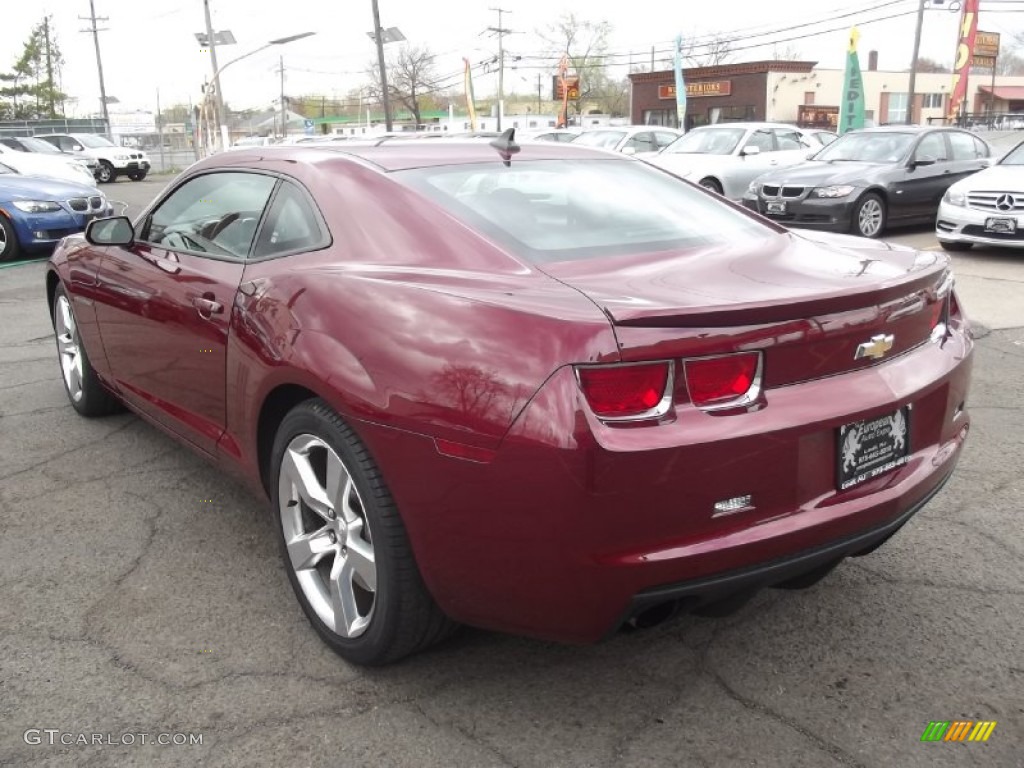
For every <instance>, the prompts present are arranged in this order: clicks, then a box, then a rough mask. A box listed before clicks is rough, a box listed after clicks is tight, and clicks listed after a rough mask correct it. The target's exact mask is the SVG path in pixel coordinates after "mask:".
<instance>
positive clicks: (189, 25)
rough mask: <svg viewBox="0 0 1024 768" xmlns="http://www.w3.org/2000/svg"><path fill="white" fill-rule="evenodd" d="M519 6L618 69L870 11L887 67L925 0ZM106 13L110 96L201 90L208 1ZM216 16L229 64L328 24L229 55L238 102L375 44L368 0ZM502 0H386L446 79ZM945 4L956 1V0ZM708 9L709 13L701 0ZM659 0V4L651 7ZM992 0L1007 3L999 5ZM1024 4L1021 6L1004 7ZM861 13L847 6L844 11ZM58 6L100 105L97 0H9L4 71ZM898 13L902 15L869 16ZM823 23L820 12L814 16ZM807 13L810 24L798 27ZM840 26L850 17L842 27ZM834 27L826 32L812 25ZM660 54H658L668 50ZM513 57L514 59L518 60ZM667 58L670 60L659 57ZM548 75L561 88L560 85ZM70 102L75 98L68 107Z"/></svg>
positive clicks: (216, 12) (607, 0)
mask: <svg viewBox="0 0 1024 768" xmlns="http://www.w3.org/2000/svg"><path fill="white" fill-rule="evenodd" d="M501 2H502V6H503V7H505V8H506V9H507V10H509V11H511V13H509V14H508V15H506V16H505V17H504V24H505V27H507V28H509V29H511V30H513V31H514V32H515V34H511V35H508V36H506V38H505V41H506V50H507V55H508V56H509V57H512V56H514V55H516V54H519V55H523V54H542V55H543V54H548V55H550V54H551V53H552V51H551V47H550V46H549V45H547V44H545V43H544V41H543V40H541V39H540V38H539V37H538V35H537V30H538V29H543V28H545V27H547V26H549V25H550V24H551V23H552V22H554V21H555V20H557V18H558V17H559V15H560V14H562V13H566V12H569V11H575V12H576V14H577V15H578V16H579V17H582V18H586V19H590V20H595V21H599V20H606V21H608V22H609V23H610V24H611V25H612V35H611V38H610V46H609V50H610V51H611V52H612V53H615V54H622V55H621V56H620V57H618V58H615V59H614V61H616V62H618V63H620V64H621V65H622V66H621V67H620V68H619V69H617V70H615V73H616V74H618V75H624V74H625V73H626V71H627V70H628V64H629V53H630V52H633V53H635V54H636V56H635V62H634V63H636V64H639V63H641V62H646V63H648V64H649V61H650V50H651V46H652V45H653V46H655V47H656V48H657V49H658V50H659V51H665V50H667V49H669V48H670V46H671V45H672V39H673V38H674V36H675V33H677V32H679V33H682V34H683V35H684V36H687V37H692V38H696V37H700V36H706V35H708V34H709V33H715V32H721V33H723V34H725V35H727V36H728V37H741V36H743V37H747V36H749V35H751V34H753V33H757V32H760V33H766V32H767V33H773V34H768V35H767V36H762V37H758V38H756V39H752V40H749V41H745V42H738V43H735V44H734V45H735V47H737V48H738V47H747V46H753V45H755V44H758V43H765V44H767V45H766V47H760V48H749V47H748V48H747V49H746V50H739V51H737V52H736V53H735V54H734V56H733V58H732V61H744V60H747V61H749V60H755V59H763V58H769V57H770V56H771V52H772V46H771V42H772V41H782V40H783V38H791V37H795V36H803V37H802V39H798V40H795V41H792V42H780V43H779V47H780V48H784V47H785V46H787V45H792V46H794V47H795V48H796V50H797V51H798V52H799V53H800V54H801V56H802V57H803V58H805V59H807V60H812V61H818V62H820V66H824V67H841V66H842V65H843V60H844V52H845V48H846V40H847V31H848V28H849V26H850V25H851V24H853V23H858V24H859V25H860V29H861V40H860V54H861V61H862V66H865V67H866V65H867V52H868V51H869V50H871V49H877V50H879V51H880V68H881V69H903V68H906V67H908V66H909V64H910V56H911V48H912V41H913V33H914V21H915V18H914V9H915V8H916V6H917V0H814V2H806V1H805V0H775V2H765V1H764V0H718V1H717V2H707V3H705V2H695V1H694V0H677V1H676V2H672V3H651V4H647V6H646V7H647V8H648V9H650V10H644V6H642V5H641V6H638V5H635V4H633V3H630V2H623V0H614V1H611V0H588V1H587V2H575V3H570V2H561V0H501ZM95 4H96V13H97V15H98V16H107V17H109V21H107V22H104V23H103V24H102V25H101V26H106V27H108V31H106V32H102V33H100V44H101V51H102V55H103V68H104V73H105V76H106V78H105V79H106V88H107V94H108V95H109V96H114V97H117V98H118V99H119V100H120V102H121V104H120V105H118V107H119V108H131V109H152V108H153V107H154V106H155V103H156V96H157V91H158V90H159V92H160V101H161V105H162V106H164V107H166V106H168V105H171V104H174V103H186V102H188V100H189V99H190V98H191V99H192V101H196V100H197V99H198V98H199V97H200V94H199V89H200V85H201V83H202V81H203V79H204V77H205V76H207V75H208V74H209V73H210V62H209V54H204V53H201V52H200V50H199V46H198V44H197V43H196V40H195V37H194V33H195V32H199V31H203V30H204V29H205V22H204V17H203V2H202V0H95ZM210 4H211V9H212V12H213V24H214V29H216V30H222V29H229V30H231V31H232V32H233V33H234V36H235V38H236V39H237V41H238V43H237V44H236V45H233V46H227V47H223V48H220V49H218V58H219V63H220V64H221V65H223V64H225V63H226V62H227V61H230V60H231V59H232V58H234V57H235V56H238V55H241V54H244V53H247V52H249V51H251V50H253V49H255V48H258V47H259V46H260V45H262V44H264V43H265V42H267V41H268V40H270V39H272V38H277V37H282V36H285V35H290V34H294V33H299V32H305V31H316V33H317V34H316V36H314V37H311V38H308V39H305V40H301V41H298V42H295V43H292V44H291V45H288V46H283V47H280V48H277V47H275V48H272V49H269V50H267V51H264V52H263V53H260V54H257V55H255V56H253V57H251V58H249V59H246V60H245V61H242V62H239V63H238V64H236V65H233V66H231V67H230V68H229V69H228V70H226V72H225V73H224V75H223V76H222V80H223V87H224V93H225V96H226V99H227V101H228V102H229V103H230V104H231V105H232V106H233V107H234V108H236V109H237V108H246V107H263V106H268V105H270V104H271V102H272V100H274V99H275V98H277V94H278V92H279V89H280V85H279V80H278V75H277V73H276V70H277V62H278V54H283V55H284V63H285V69H286V83H285V90H286V93H287V94H288V95H289V96H293V97H294V96H301V95H306V94H319V95H325V96H327V97H328V98H343V97H344V96H345V94H346V93H347V92H348V91H349V90H350V89H351V88H355V87H359V86H360V85H361V84H362V83H363V82H365V80H366V77H365V74H364V72H365V69H366V66H367V64H368V62H370V61H371V60H372V59H373V58H374V56H375V52H374V47H373V43H372V41H371V40H370V39H369V38H368V37H367V34H366V33H367V31H369V30H370V29H372V26H373V17H372V11H371V2H370V0H340V1H338V2H327V1H325V0H287V2H277V3H274V2H270V1H269V0H210ZM497 4H498V0H494V2H489V3H483V2H474V3H469V2H454V0H449V1H448V2H445V1H444V0H380V12H381V23H382V24H383V25H384V26H385V27H389V26H397V27H399V28H400V29H401V30H402V32H403V33H404V34H405V36H406V38H407V39H408V40H409V43H410V44H415V45H426V46H429V48H430V49H431V50H432V51H433V52H434V53H435V54H437V64H438V66H437V74H438V75H439V76H440V79H441V81H443V82H444V83H445V84H447V83H452V84H455V83H457V82H458V81H459V77H458V75H459V72H460V70H461V66H462V63H461V60H462V57H463V56H466V57H468V58H469V59H470V61H471V62H473V63H474V64H476V63H479V62H483V61H484V60H486V59H487V58H488V57H490V56H493V55H495V53H496V51H497V42H496V40H495V39H494V37H493V36H492V35H490V34H489V33H487V32H486V28H487V27H491V26H496V25H497V20H498V17H497V14H496V13H495V12H493V11H491V10H489V8H490V7H492V6H497ZM946 4H947V5H949V2H948V0H947V3H946ZM694 7H697V8H699V9H700V11H699V13H695V12H694V11H693V9H694ZM654 8H657V9H658V10H657V11H654V10H653V9H654ZM985 8H992V9H999V10H1000V11H1001V12H1000V13H998V14H996V13H992V12H986V10H984V9H985ZM982 9H983V10H982V13H981V23H980V26H981V28H982V29H985V30H990V31H1003V32H1004V40H1007V39H1008V38H1009V37H1010V35H1009V34H1008V33H1009V32H1011V31H1016V30H1021V29H1024V1H1022V2H1006V0H1000V1H999V2H996V0H982ZM1012 9H1019V10H1017V11H1016V12H1011V13H1007V12H1005V11H1008V10H1012ZM850 12H854V13H853V14H852V15H848V16H845V17H844V18H839V19H837V18H836V17H838V16H840V15H841V14H848V13H850ZM46 13H51V14H52V15H53V17H54V26H55V27H56V32H57V37H58V39H59V42H60V45H61V48H62V51H63V54H64V58H65V60H66V64H65V66H64V72H63V84H64V90H65V91H66V92H67V93H69V94H70V95H71V96H73V97H75V98H77V99H78V102H77V105H75V106H74V107H73V109H74V111H75V112H76V113H77V114H83V113H86V112H90V111H93V110H96V109H98V103H99V85H98V76H97V72H96V57H95V52H94V49H93V43H92V36H91V35H89V34H82V33H80V32H79V30H81V29H85V28H86V27H87V26H88V22H87V21H81V20H79V18H78V17H79V16H88V14H89V0H26V1H25V2H12V0H5V2H4V3H3V8H2V10H0V70H3V71H8V70H9V69H10V68H11V65H12V64H13V63H14V61H15V59H16V58H17V56H18V55H19V53H20V52H21V50H22V43H23V41H24V39H25V38H26V37H27V36H28V34H29V31H30V29H31V27H32V25H33V24H34V23H36V22H38V21H40V20H41V19H42V17H43V15H44V14H46ZM895 14H906V15H902V16H900V17H898V18H894V19H889V20H885V21H879V22H877V23H864V22H867V21H869V20H872V19H880V18H882V17H885V16H892V15H895ZM958 19H959V14H958V13H951V12H949V11H948V10H929V11H928V12H927V13H926V16H925V28H924V38H923V42H922V51H921V52H922V55H923V56H927V57H930V58H933V59H937V60H939V61H942V62H944V63H950V62H951V61H952V58H953V51H954V49H955V46H956V33H957V22H958ZM811 22H822V23H819V24H816V25H810V26H807V25H808V24H810V23H811ZM800 25H804V26H800ZM836 28H838V29H836ZM831 29H835V30H836V31H832V32H829V33H827V34H820V35H814V36H806V35H807V33H815V32H819V31H825V30H831ZM660 58H661V57H659V59H660ZM507 61H509V66H511V64H512V62H511V59H508V60H507ZM659 68H661V67H660V66H659ZM553 72H554V68H553V62H549V61H547V60H544V59H527V58H524V59H523V60H522V61H521V62H519V64H518V66H517V68H516V69H506V75H505V84H506V90H514V91H520V92H524V93H525V92H529V93H536V83H537V75H538V73H540V74H542V75H543V76H544V79H545V81H546V83H550V75H551V74H553ZM496 81H497V76H496V75H495V74H484V73H482V72H481V73H480V74H478V75H476V76H475V77H474V87H475V90H476V94H477V96H478V97H483V96H487V95H489V94H491V93H493V92H494V90H495V89H496ZM546 88H550V86H549V85H547V86H546ZM69 114H70V110H69Z"/></svg>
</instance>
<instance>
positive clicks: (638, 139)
mask: <svg viewBox="0 0 1024 768" xmlns="http://www.w3.org/2000/svg"><path fill="white" fill-rule="evenodd" d="M627 147H631V148H633V149H635V150H636V151H637V152H655V151H656V150H657V149H658V148H657V146H655V144H654V134H653V133H651V132H649V131H644V132H643V133H638V134H636V135H635V136H633V137H632V138H631V139H630V140H629V141H627V142H626V145H625V146H624V147H623V149H626V148H627Z"/></svg>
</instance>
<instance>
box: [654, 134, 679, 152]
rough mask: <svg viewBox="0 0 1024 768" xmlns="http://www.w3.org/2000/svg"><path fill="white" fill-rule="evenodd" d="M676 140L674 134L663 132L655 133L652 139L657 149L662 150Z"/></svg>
mask: <svg viewBox="0 0 1024 768" xmlns="http://www.w3.org/2000/svg"><path fill="white" fill-rule="evenodd" d="M678 138H679V137H678V136H677V135H676V134H674V133H665V132H664V131H656V132H655V134H654V139H655V141H656V142H657V145H658V149H664V148H665V147H667V146H668V145H669V144H671V143H672V142H673V141H675V140H676V139H678Z"/></svg>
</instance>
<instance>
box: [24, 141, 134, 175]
mask: <svg viewBox="0 0 1024 768" xmlns="http://www.w3.org/2000/svg"><path fill="white" fill-rule="evenodd" d="M36 138H37V139H44V140H45V141H48V142H50V143H51V144H53V146H55V147H57V149H60V150H62V151H64V152H81V153H82V154H84V155H86V156H88V157H93V158H95V159H96V160H97V161H98V162H99V164H100V165H99V168H97V169H96V180H97V181H99V182H101V183H103V184H106V183H108V182H112V181H117V177H118V176H120V175H122V174H123V175H125V176H127V177H128V178H129V179H131V180H132V181H142V180H143V179H144V178H146V174H147V173H149V167H150V163H149V158H148V157H147V156H146V153H145V152H143V151H142V150H139V149H131V148H129V147H119V146H117V145H116V144H114V143H113V142H111V141H110V140H109V139H107V138H106V137H105V136H99V135H97V134H94V133H48V134H43V135H39V136H36Z"/></svg>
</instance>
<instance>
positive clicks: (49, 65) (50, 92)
mask: <svg viewBox="0 0 1024 768" xmlns="http://www.w3.org/2000/svg"><path fill="white" fill-rule="evenodd" d="M43 36H44V37H45V39H46V90H47V97H48V100H49V103H50V104H49V106H50V112H49V116H50V117H56V116H57V115H56V112H57V110H56V108H55V106H54V101H53V98H54V91H55V90H56V87H55V86H54V84H53V53H52V51H51V50H50V17H49V15H46V16H44V17H43Z"/></svg>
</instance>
